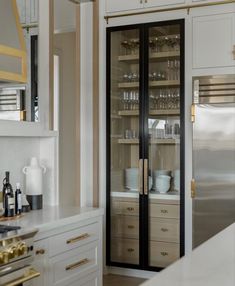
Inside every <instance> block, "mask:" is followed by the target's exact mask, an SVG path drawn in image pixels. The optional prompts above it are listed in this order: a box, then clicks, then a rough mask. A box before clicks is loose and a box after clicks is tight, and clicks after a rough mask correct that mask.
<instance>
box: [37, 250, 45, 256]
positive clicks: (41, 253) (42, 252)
mask: <svg viewBox="0 0 235 286" xmlns="http://www.w3.org/2000/svg"><path fill="white" fill-rule="evenodd" d="M45 252H46V251H45V249H38V250H36V255H43V254H45Z"/></svg>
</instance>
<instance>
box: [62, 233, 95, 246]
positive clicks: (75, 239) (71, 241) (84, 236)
mask: <svg viewBox="0 0 235 286" xmlns="http://www.w3.org/2000/svg"><path fill="white" fill-rule="evenodd" d="M89 236H90V235H89V234H88V233H84V234H82V235H80V236H78V237H73V238H70V239H68V240H67V244H71V243H75V242H78V241H81V240H83V239H86V238H88V237H89Z"/></svg>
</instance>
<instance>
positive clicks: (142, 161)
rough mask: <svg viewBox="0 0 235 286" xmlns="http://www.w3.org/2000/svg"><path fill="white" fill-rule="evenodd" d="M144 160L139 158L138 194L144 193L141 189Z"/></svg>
mask: <svg viewBox="0 0 235 286" xmlns="http://www.w3.org/2000/svg"><path fill="white" fill-rule="evenodd" d="M143 165H144V160H143V159H139V193H140V195H143V194H144V190H143V169H144V166H143Z"/></svg>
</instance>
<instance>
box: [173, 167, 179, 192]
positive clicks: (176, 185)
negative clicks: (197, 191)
mask: <svg viewBox="0 0 235 286" xmlns="http://www.w3.org/2000/svg"><path fill="white" fill-rule="evenodd" d="M173 177H174V190H175V191H178V192H179V191H180V170H175V171H174V172H173Z"/></svg>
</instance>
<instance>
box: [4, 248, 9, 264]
mask: <svg viewBox="0 0 235 286" xmlns="http://www.w3.org/2000/svg"><path fill="white" fill-rule="evenodd" d="M9 260H10V252H8V251H4V252H3V263H4V264H6V263H8V262H9Z"/></svg>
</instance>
